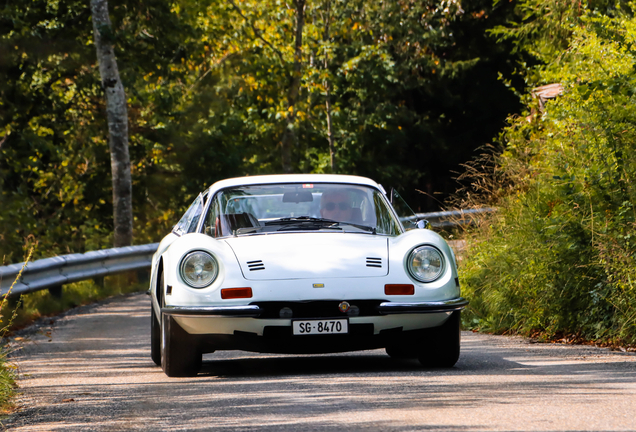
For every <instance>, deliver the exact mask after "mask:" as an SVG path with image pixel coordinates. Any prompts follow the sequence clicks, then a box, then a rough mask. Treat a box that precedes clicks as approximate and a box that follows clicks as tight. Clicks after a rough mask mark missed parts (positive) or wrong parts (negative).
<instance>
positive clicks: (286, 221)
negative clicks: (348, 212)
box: [265, 216, 340, 225]
mask: <svg viewBox="0 0 636 432" xmlns="http://www.w3.org/2000/svg"><path fill="white" fill-rule="evenodd" d="M307 222H312V223H325V224H335V225H338V224H339V223H340V222H338V221H335V220H331V219H323V218H315V217H309V216H298V217H284V218H280V219H275V220H271V221H267V222H265V225H295V224H302V223H307Z"/></svg>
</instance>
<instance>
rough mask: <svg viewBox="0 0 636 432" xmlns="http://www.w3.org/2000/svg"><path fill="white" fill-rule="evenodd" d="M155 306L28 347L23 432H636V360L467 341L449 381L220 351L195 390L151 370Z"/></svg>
mask: <svg viewBox="0 0 636 432" xmlns="http://www.w3.org/2000/svg"><path fill="white" fill-rule="evenodd" d="M149 308H150V301H149V298H148V297H147V296H145V295H143V294H142V295H134V296H129V297H123V298H116V299H111V300H109V301H106V302H104V303H102V304H100V305H97V306H89V307H82V308H79V309H76V310H74V311H72V312H71V313H69V314H67V315H65V316H63V317H60V318H56V319H55V321H54V322H52V323H51V322H49V321H46V322H45V323H44V324H41V325H40V326H39V327H35V328H31V329H30V330H28V331H26V332H25V333H23V334H22V337H24V338H25V340H23V341H18V342H16V343H15V345H20V346H21V347H22V349H21V350H20V351H18V352H17V353H16V361H17V364H18V365H19V370H20V373H21V375H20V380H19V385H20V387H21V391H22V394H21V395H20V397H19V398H18V404H19V406H20V408H19V411H18V412H17V413H16V414H14V415H13V416H11V417H10V418H8V419H5V420H4V421H3V423H4V426H5V427H6V428H8V429H10V430H15V431H57V430H70V431H76V430H107V431H108V430H248V431H251V430H259V431H261V430H264V431H310V430H320V431H331V430H347V431H349V430H390V431H529V430H536V431H588V430H592V431H601V430H602V431H634V430H636V416H635V413H636V355H633V354H629V353H620V352H611V351H609V350H606V349H600V348H592V347H582V346H570V345H558V344H536V343H531V342H530V341H528V340H526V339H522V338H510V337H501V336H488V335H480V334H474V333H469V332H464V333H463V334H462V338H463V340H462V356H461V358H460V361H459V362H458V363H457V365H456V366H455V367H454V368H452V369H448V370H441V369H429V370H426V369H422V368H420V367H419V365H418V363H417V362H416V361H410V360H402V361H396V360H392V359H390V358H389V357H388V356H387V355H386V354H385V353H384V351H383V350H374V351H363V352H357V353H346V354H334V355H314V356H293V355H263V354H253V353H245V352H236V351H229V352H221V353H214V354H209V355H206V356H205V357H204V366H203V370H202V372H201V373H200V374H199V376H198V377H196V378H168V377H166V376H165V375H164V374H163V372H162V371H161V369H160V368H159V367H156V366H155V365H154V364H153V363H152V361H151V360H150V357H149V355H150V349H149Z"/></svg>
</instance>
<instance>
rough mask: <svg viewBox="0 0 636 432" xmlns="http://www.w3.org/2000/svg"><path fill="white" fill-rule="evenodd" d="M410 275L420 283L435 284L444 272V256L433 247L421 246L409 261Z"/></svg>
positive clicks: (414, 251) (411, 255)
mask: <svg viewBox="0 0 636 432" xmlns="http://www.w3.org/2000/svg"><path fill="white" fill-rule="evenodd" d="M408 266H409V273H411V276H413V277H414V278H415V279H417V280H418V281H420V282H433V281H434V280H436V279H437V278H439V277H440V276H441V275H442V272H443V271H444V256H443V255H442V253H441V252H440V251H438V250H437V249H435V248H434V247H432V246H420V247H417V248H415V249H413V251H412V252H411V254H410V255H409V259H408Z"/></svg>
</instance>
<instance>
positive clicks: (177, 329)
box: [161, 314, 201, 377]
mask: <svg viewBox="0 0 636 432" xmlns="http://www.w3.org/2000/svg"><path fill="white" fill-rule="evenodd" d="M193 339H194V338H193V337H192V336H191V335H190V334H188V332H186V331H185V330H183V329H182V328H181V326H180V325H179V324H177V322H176V321H175V319H174V318H173V317H171V316H170V315H166V314H162V316H161V367H162V368H163V371H164V372H165V374H166V375H168V376H169V377H192V376H196V375H197V373H198V372H199V369H201V352H200V351H199V349H198V348H197V346H196V343H195V341H194V340H193Z"/></svg>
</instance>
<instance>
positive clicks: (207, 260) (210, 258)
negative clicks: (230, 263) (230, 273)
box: [179, 250, 219, 289]
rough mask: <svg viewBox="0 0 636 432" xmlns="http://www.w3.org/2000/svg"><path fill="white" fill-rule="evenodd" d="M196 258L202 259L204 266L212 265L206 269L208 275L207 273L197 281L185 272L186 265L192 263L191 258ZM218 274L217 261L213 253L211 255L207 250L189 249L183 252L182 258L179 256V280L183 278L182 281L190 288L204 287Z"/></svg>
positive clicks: (212, 281)
mask: <svg viewBox="0 0 636 432" xmlns="http://www.w3.org/2000/svg"><path fill="white" fill-rule="evenodd" d="M197 259H198V260H204V266H205V265H211V266H212V267H213V268H212V269H210V270H207V271H209V272H210V275H208V276H207V277H206V278H205V279H203V280H202V281H199V282H197V281H196V280H195V279H194V278H192V277H189V276H187V273H186V272H187V270H188V269H187V266H188V265H194V263H193V260H197ZM218 275H219V263H218V261H217V260H216V258H215V257H214V255H212V254H211V253H209V252H206V251H202V250H196V251H191V252H188V253H187V254H185V255H184V256H183V258H181V263H180V264H179V276H181V280H183V282H185V284H186V285H188V286H190V287H192V288H197V289H201V288H206V287H208V286H210V285H212V284H213V283H214V281H215V280H216V278H217V277H218Z"/></svg>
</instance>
